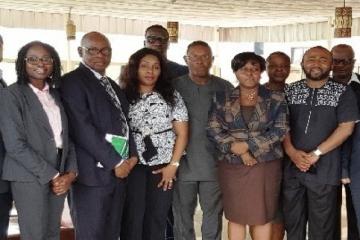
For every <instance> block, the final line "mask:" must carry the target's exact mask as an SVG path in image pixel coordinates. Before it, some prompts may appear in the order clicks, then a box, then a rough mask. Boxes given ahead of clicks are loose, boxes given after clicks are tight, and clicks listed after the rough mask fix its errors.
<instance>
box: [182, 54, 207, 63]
mask: <svg viewBox="0 0 360 240" xmlns="http://www.w3.org/2000/svg"><path fill="white" fill-rule="evenodd" d="M184 58H185V59H187V60H188V61H190V62H195V61H198V60H200V61H208V60H210V59H213V58H214V57H213V56H211V55H201V56H196V55H186V56H184Z"/></svg>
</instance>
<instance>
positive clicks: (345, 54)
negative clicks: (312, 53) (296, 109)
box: [331, 44, 360, 240]
mask: <svg viewBox="0 0 360 240" xmlns="http://www.w3.org/2000/svg"><path fill="white" fill-rule="evenodd" d="M331 53H332V55H333V80H334V81H336V82H339V83H343V84H346V85H350V87H351V88H352V90H353V91H354V93H355V95H356V98H357V101H358V106H360V105H359V104H360V75H359V74H357V73H354V72H353V69H354V64H355V59H354V57H355V54H354V50H353V49H352V47H351V46H349V45H346V44H339V45H336V46H334V47H333V48H332V50H331ZM359 110H360V109H359ZM357 125H358V124H356V125H355V131H354V133H353V135H352V137H350V138H348V140H347V141H346V142H345V143H344V144H343V145H342V149H341V171H342V177H341V178H342V179H341V182H342V184H343V185H344V187H345V192H346V212H347V227H348V228H347V229H348V231H347V235H348V238H347V239H348V240H360V237H359V231H358V227H357V226H358V223H357V220H356V214H355V210H354V205H356V208H357V209H358V211H359V216H360V204H359V202H360V177H359V176H360V175H359V173H360V163H358V158H359V156H360V155H359V153H358V151H357V149H355V148H354V146H355V145H353V141H354V140H356V141H359V140H360V139H359V135H358V134H357V132H358V131H359V130H358V131H357V130H356V129H357V128H359V126H357ZM354 142H355V141H354ZM352 149H354V150H352ZM349 170H350V171H349ZM350 173H351V174H350ZM350 175H351V176H350ZM350 183H351V187H350ZM353 192H354V194H353ZM352 195H353V196H352ZM355 200H357V201H355ZM341 203H342V186H340V187H339V193H338V209H337V214H338V215H337V220H338V224H337V229H336V230H337V232H336V237H335V239H339V240H340V239H341Z"/></svg>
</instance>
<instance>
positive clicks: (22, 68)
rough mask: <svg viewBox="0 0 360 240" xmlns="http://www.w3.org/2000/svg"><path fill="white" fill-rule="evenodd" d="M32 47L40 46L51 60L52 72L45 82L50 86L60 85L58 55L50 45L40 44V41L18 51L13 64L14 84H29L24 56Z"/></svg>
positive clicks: (28, 44) (30, 43)
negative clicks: (15, 78) (14, 70)
mask: <svg viewBox="0 0 360 240" xmlns="http://www.w3.org/2000/svg"><path fill="white" fill-rule="evenodd" d="M34 46H41V47H43V48H44V49H45V50H46V51H47V52H48V53H49V54H50V57H51V58H52V59H53V72H52V74H51V76H49V77H48V78H47V80H46V82H47V83H48V84H49V85H50V86H58V85H59V83H60V77H61V62H60V57H59V54H58V53H57V52H56V50H55V48H53V47H52V46H51V45H49V44H47V43H43V42H40V41H33V42H29V43H27V44H26V45H24V46H23V47H22V48H21V49H20V50H19V52H18V56H17V59H16V62H15V69H16V75H17V81H16V82H17V83H18V84H27V83H29V81H30V80H29V76H28V75H27V73H26V61H25V58H26V54H27V52H28V51H29V49H30V48H32V47H34Z"/></svg>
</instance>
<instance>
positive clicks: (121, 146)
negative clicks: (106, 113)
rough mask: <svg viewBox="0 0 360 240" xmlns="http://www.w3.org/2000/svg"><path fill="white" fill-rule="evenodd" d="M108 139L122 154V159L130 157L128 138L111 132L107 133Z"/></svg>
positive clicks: (106, 137)
mask: <svg viewBox="0 0 360 240" xmlns="http://www.w3.org/2000/svg"><path fill="white" fill-rule="evenodd" d="M105 139H106V141H108V142H109V143H111V145H112V146H113V147H114V149H115V150H116V152H117V153H119V154H120V156H121V158H122V159H128V158H129V141H128V138H126V137H123V136H119V135H114V134H109V133H107V134H106V135H105Z"/></svg>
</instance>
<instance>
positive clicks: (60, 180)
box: [51, 172, 76, 195]
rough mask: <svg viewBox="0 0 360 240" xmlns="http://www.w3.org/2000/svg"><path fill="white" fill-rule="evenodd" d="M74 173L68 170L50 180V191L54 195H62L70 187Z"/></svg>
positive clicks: (74, 176)
mask: <svg viewBox="0 0 360 240" xmlns="http://www.w3.org/2000/svg"><path fill="white" fill-rule="evenodd" d="M75 178H76V174H75V173H74V172H68V173H65V174H63V175H61V176H58V177H56V178H55V179H53V180H51V185H52V186H51V187H52V191H53V192H54V193H55V194H56V195H62V194H64V193H66V192H67V191H68V190H69V188H70V187H71V184H72V182H73V181H74V180H75Z"/></svg>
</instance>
